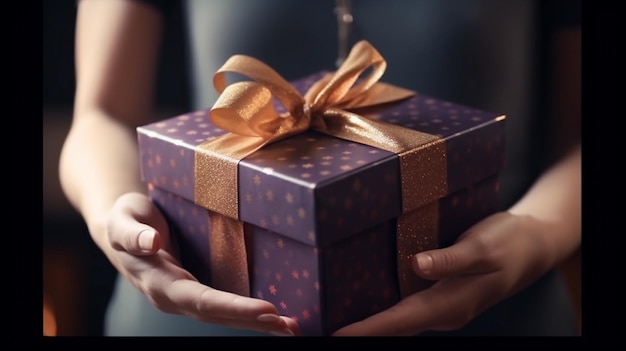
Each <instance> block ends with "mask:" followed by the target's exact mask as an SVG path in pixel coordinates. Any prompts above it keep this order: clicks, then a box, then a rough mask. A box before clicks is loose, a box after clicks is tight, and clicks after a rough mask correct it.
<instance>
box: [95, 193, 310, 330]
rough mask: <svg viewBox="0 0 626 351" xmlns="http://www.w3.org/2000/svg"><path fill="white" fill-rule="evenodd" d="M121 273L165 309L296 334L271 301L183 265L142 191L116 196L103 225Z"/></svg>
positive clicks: (207, 319)
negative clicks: (222, 286) (220, 285)
mask: <svg viewBox="0 0 626 351" xmlns="http://www.w3.org/2000/svg"><path fill="white" fill-rule="evenodd" d="M103 227H104V228H105V230H106V231H107V235H108V238H109V242H110V245H111V247H112V248H113V249H112V250H105V251H106V252H109V254H110V255H112V256H114V257H109V259H111V261H112V262H116V266H117V268H118V270H119V271H120V273H121V274H123V275H124V276H125V278H126V279H128V280H129V281H130V282H131V283H132V284H133V285H134V286H135V287H136V288H137V289H139V290H140V291H141V292H142V293H143V294H145V295H146V296H147V298H148V299H149V300H150V301H151V302H152V304H153V305H154V306H155V307H156V308H158V309H159V310H161V311H163V312H168V313H174V314H182V315H187V316H189V317H192V318H195V319H198V320H201V321H205V322H209V323H215V324H220V325H224V326H230V327H235V328H241V329H250V330H257V331H262V332H268V333H274V334H280V335H294V334H297V333H298V326H297V323H296V322H295V321H294V320H292V319H290V318H288V317H283V316H279V315H278V311H277V309H276V307H274V305H272V304H271V303H269V302H267V301H264V300H260V299H255V298H249V297H243V296H239V295H235V294H232V293H229V292H224V291H220V290H216V289H213V288H211V287H209V286H206V285H203V284H201V283H199V282H198V281H197V280H196V279H195V278H194V277H193V276H192V275H191V274H190V273H189V272H188V271H187V270H185V269H184V268H182V267H181V265H180V263H179V261H178V259H177V253H176V252H175V251H174V249H173V247H172V245H171V241H170V233H169V230H168V226H167V223H166V221H165V218H164V217H163V215H162V214H161V212H160V211H159V210H158V208H157V207H156V206H155V205H154V204H153V203H152V202H151V200H150V199H149V198H148V197H147V196H145V195H144V194H141V193H127V194H124V195H122V196H120V197H119V198H118V200H117V201H116V202H115V204H114V206H113V208H112V210H111V212H110V215H109V216H108V218H107V220H106V225H105V226H103Z"/></svg>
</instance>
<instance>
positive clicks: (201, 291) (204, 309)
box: [167, 279, 299, 335]
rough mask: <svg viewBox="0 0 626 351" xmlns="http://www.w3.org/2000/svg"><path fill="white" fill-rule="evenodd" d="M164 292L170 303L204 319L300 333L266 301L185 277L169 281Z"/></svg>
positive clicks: (262, 329)
mask: <svg viewBox="0 0 626 351" xmlns="http://www.w3.org/2000/svg"><path fill="white" fill-rule="evenodd" d="M167 295H168V297H169V299H170V300H171V302H172V303H173V304H175V305H178V306H182V307H183V308H185V309H186V312H185V313H186V314H188V315H190V316H192V317H194V318H197V319H199V320H202V321H205V322H210V323H217V324H221V325H225V326H229V327H234V328H243V329H251V330H257V331H262V332H268V333H274V334H278V335H295V334H297V333H298V332H299V330H298V327H297V323H296V322H295V321H293V320H292V319H290V318H287V317H283V316H279V314H278V310H277V309H276V307H275V306H274V305H273V304H271V303H270V302H268V301H265V300H261V299H256V298H250V297H245V296H240V295H237V294H233V293H230V292H225V291H220V290H216V289H213V288H211V287H208V286H205V285H202V284H201V283H198V282H197V281H193V280H184V279H181V280H176V281H174V282H172V284H171V285H170V286H169V287H168V288H167Z"/></svg>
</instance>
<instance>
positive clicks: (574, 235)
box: [509, 146, 582, 265]
mask: <svg viewBox="0 0 626 351" xmlns="http://www.w3.org/2000/svg"><path fill="white" fill-rule="evenodd" d="M581 186H582V183H581V150H580V146H578V147H577V148H576V149H574V150H573V151H572V152H570V153H569V154H568V155H567V157H565V158H564V159H563V160H562V161H560V162H559V163H557V164H556V165H554V166H553V167H552V168H550V169H549V170H548V171H547V172H546V173H544V174H543V175H542V176H541V177H540V178H539V179H538V180H537V181H536V182H535V184H534V185H533V186H532V187H531V189H530V190H529V191H528V192H527V193H526V195H525V196H524V197H522V198H521V199H520V200H519V201H518V202H517V203H516V204H515V205H514V206H512V208H511V209H510V210H509V212H510V213H513V214H516V215H524V216H528V217H531V218H532V219H533V220H536V221H537V222H539V223H542V225H541V226H540V230H539V231H538V233H537V234H538V237H537V239H538V240H541V241H542V242H543V243H544V244H545V246H546V247H547V249H548V252H550V253H551V257H550V264H551V265H556V264H558V263H559V262H560V261H562V260H563V259H565V258H566V257H568V256H569V255H570V254H572V253H573V252H574V251H575V250H576V248H578V247H579V245H580V239H581V231H582V228H581V191H582V189H581Z"/></svg>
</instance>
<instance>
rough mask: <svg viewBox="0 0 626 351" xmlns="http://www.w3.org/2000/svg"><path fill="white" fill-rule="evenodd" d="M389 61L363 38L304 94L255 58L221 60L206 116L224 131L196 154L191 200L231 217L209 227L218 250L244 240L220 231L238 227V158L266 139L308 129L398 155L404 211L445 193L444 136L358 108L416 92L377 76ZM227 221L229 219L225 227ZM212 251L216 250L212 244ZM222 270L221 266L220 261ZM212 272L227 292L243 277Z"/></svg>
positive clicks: (242, 265)
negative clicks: (214, 97)
mask: <svg viewBox="0 0 626 351" xmlns="http://www.w3.org/2000/svg"><path fill="white" fill-rule="evenodd" d="M386 65H387V64H386V61H385V60H384V59H383V57H382V56H381V55H380V54H379V53H378V51H377V50H376V49H375V48H374V47H373V46H371V45H370V44H369V43H368V42H367V41H360V42H358V43H356V44H355V45H354V47H353V48H352V50H351V51H350V54H349V55H348V57H347V58H346V60H345V61H344V62H343V63H342V65H341V66H340V67H339V68H338V69H337V71H335V72H334V73H331V74H328V75H326V76H324V77H323V78H322V79H320V80H319V81H317V82H315V83H314V84H313V85H312V86H311V87H310V88H309V89H308V90H307V92H306V93H305V94H304V96H303V95H301V94H300V93H299V92H298V91H297V90H296V89H295V88H294V87H293V86H292V85H291V84H290V83H289V82H287V81H286V80H285V79H284V78H283V77H281V76H280V75H279V74H278V73H277V72H276V71H274V70H273V69H272V68H271V67H269V66H267V65H266V64H264V63H263V62H261V61H259V60H257V59H254V58H252V57H249V56H244V55H234V56H232V57H231V58H230V59H228V60H227V61H226V62H225V63H224V65H223V66H222V67H221V68H220V69H219V70H218V71H217V72H216V73H215V75H214V78H213V83H214V85H215V88H216V90H217V91H218V93H219V94H220V96H219V98H218V100H217V101H216V103H215V104H214V106H213V108H212V109H211V113H210V118H211V120H212V122H213V123H214V124H215V125H216V126H217V127H219V128H222V129H224V130H226V131H228V132H229V133H227V134H225V135H222V136H220V137H217V138H214V139H211V140H209V141H207V142H205V143H203V144H201V145H199V146H198V147H197V148H196V153H195V173H196V174H195V177H194V179H195V199H194V201H195V202H196V203H197V204H198V205H200V206H203V207H205V208H207V209H209V210H210V211H214V212H216V213H219V214H220V215H221V216H225V217H228V218H229V219H228V220H227V219H223V220H221V221H220V225H218V226H214V225H213V224H211V228H212V229H211V234H210V235H212V236H213V235H215V236H216V238H215V240H216V241H219V242H220V243H221V244H220V245H215V249H216V250H217V247H219V249H220V250H224V247H225V244H224V240H222V239H219V238H217V236H219V237H220V238H225V237H226V236H227V235H228V236H229V237H230V240H235V241H240V242H238V243H232V246H233V247H241V242H243V230H237V229H234V230H237V231H238V232H240V233H239V234H241V235H232V233H223V230H220V229H219V228H222V229H224V228H237V227H238V225H237V224H236V223H235V222H236V221H237V220H238V219H239V207H238V189H237V184H238V181H237V173H238V172H237V167H238V163H239V161H240V160H242V159H243V158H244V157H246V156H248V155H250V154H252V153H253V152H254V151H256V150H258V149H260V148H261V147H263V146H265V145H267V144H270V143H273V142H276V141H278V140H281V139H284V138H286V137H289V136H291V135H295V134H298V133H302V132H304V131H306V130H308V129H313V130H316V131H320V132H323V133H326V134H329V135H331V136H334V137H337V138H342V139H346V140H350V141H354V142H358V143H362V144H366V145H369V146H373V147H377V148H380V149H384V150H387V151H390V152H394V153H396V154H397V155H398V157H399V159H400V174H401V189H402V210H403V213H408V212H411V211H413V210H414V209H416V208H418V207H419V206H421V205H424V204H426V203H427V202H430V201H432V200H433V199H437V198H439V197H441V196H444V195H445V194H446V192H447V179H446V176H447V172H446V160H445V157H446V154H445V145H444V142H443V140H442V139H440V138H439V137H437V136H434V135H430V134H427V133H423V132H420V131H416V130H412V129H409V128H405V127H401V126H398V125H395V124H391V123H387V122H384V121H379V120H375V119H373V118H367V117H365V116H363V115H361V114H357V113H355V111H356V110H358V111H363V110H365V111H366V110H367V108H372V107H375V106H380V105H382V104H385V103H391V102H397V101H400V100H403V99H406V98H408V97H411V96H413V95H415V92H414V91H411V90H407V89H404V88H400V87H396V86H393V85H390V84H386V83H383V82H380V81H379V79H380V77H381V76H382V75H383V73H384V71H385V69H386ZM229 73H231V74H233V73H234V74H238V75H239V76H243V77H247V78H249V79H250V81H238V82H234V83H232V84H227V80H226V78H227V77H226V76H227V74H229ZM274 100H278V102H280V103H281V104H282V106H283V107H284V108H285V111H286V112H283V113H279V112H278V111H277V110H276V108H275V107H274ZM402 216H404V214H403V215H402ZM402 216H401V217H402ZM430 217H432V216H430ZM435 217H436V216H435ZM421 220H422V219H419V221H421ZM228 221H234V222H233V223H232V224H231V225H223V224H224V223H225V222H228ZM405 222H406V221H403V220H401V219H399V224H398V230H399V231H400V230H402V231H403V233H404V232H407V231H406V230H405V228H406V227H408V226H407V225H406V224H401V223H405ZM426 222H428V223H430V222H433V219H432V218H429V219H426ZM403 233H398V238H399V239H401V238H405V237H406V238H410V237H411V236H410V235H403ZM212 240H213V239H212ZM435 241H436V240H435ZM414 245H415V243H408V242H406V243H403V242H398V248H403V249H402V253H403V255H404V256H405V255H406V252H405V251H406V250H405V248H409V247H413V246H414ZM239 251H240V250H239ZM211 252H214V250H213V248H212V249H211ZM413 253H416V251H413ZM216 254H217V253H216ZM220 255H222V256H223V255H224V253H221V254H220ZM220 257H221V256H220ZM229 257H231V259H230V260H229V265H228V266H226V267H229V269H234V266H238V267H239V268H238V269H236V271H237V272H242V271H244V270H246V269H247V267H246V266H247V263H246V258H245V254H243V255H242V254H237V255H231V256H229ZM399 263H400V262H399ZM403 264H406V263H403ZM216 266H217V265H216ZM220 267H221V269H223V267H224V266H223V265H220ZM216 269H217V267H216ZM400 275H401V276H402V274H400ZM213 276H214V277H218V276H219V277H223V280H224V281H222V282H215V281H214V282H213V285H214V286H215V287H218V288H222V289H225V290H230V291H232V290H233V289H232V288H229V287H233V286H235V285H237V286H240V287H241V286H242V284H241V282H239V283H237V284H234V283H233V282H232V281H229V280H232V279H230V278H228V277H226V275H224V274H221V273H219V272H216V273H215V274H214V275H213ZM241 278H242V274H237V279H241ZM244 279H246V278H245V277H244ZM220 280H222V279H220ZM402 284H403V283H401V285H402ZM245 285H246V284H244V285H243V286H245ZM236 290H237V291H234V292H237V293H239V294H242V295H248V294H249V291H242V290H245V289H243V288H238V289H236ZM401 290H403V291H405V290H407V289H401ZM409 290H410V289H409Z"/></svg>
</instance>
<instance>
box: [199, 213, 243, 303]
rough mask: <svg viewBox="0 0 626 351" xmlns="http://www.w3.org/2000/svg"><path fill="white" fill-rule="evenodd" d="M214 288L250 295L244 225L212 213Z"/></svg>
mask: <svg viewBox="0 0 626 351" xmlns="http://www.w3.org/2000/svg"><path fill="white" fill-rule="evenodd" d="M209 221H210V233H209V245H210V247H209V252H210V262H211V267H210V269H211V287H213V288H215V289H218V290H223V291H228V292H232V293H235V294H237V295H241V296H250V277H249V273H248V260H247V254H246V243H245V238H244V223H243V222H241V221H238V220H236V219H233V218H230V217H227V216H224V215H221V214H219V213H215V212H212V211H209Z"/></svg>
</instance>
